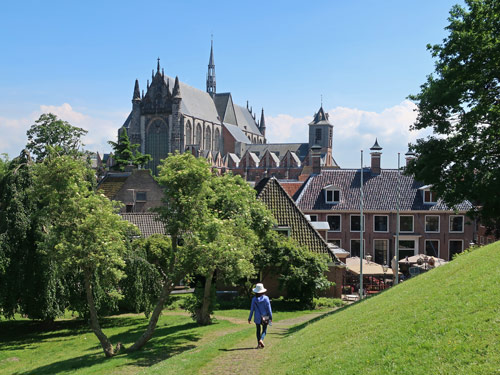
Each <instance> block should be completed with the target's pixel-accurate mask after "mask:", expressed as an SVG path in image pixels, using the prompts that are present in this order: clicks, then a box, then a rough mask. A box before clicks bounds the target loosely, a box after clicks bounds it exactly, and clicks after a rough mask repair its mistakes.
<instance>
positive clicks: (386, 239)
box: [373, 238, 390, 265]
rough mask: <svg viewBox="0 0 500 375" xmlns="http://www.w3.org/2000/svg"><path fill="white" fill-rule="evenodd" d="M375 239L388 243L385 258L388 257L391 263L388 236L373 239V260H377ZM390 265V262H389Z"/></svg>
mask: <svg viewBox="0 0 500 375" xmlns="http://www.w3.org/2000/svg"><path fill="white" fill-rule="evenodd" d="M375 241H385V243H386V244H387V250H386V254H385V259H387V263H390V259H389V239H388V238H374V239H373V261H374V262H375V250H376V249H375ZM387 265H389V264H387Z"/></svg>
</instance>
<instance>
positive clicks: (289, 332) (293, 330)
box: [278, 297, 373, 336]
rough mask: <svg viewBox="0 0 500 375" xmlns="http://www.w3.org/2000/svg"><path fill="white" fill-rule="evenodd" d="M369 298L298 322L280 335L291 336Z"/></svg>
mask: <svg viewBox="0 0 500 375" xmlns="http://www.w3.org/2000/svg"><path fill="white" fill-rule="evenodd" d="M369 298H373V297H369ZM369 298H364V299H362V300H361V301H357V302H354V303H352V304H350V305H344V306H342V307H339V308H337V309H335V310H333V311H329V312H327V313H324V314H322V315H319V316H317V317H315V318H312V319H310V320H308V321H305V322H304V323H301V324H297V325H295V326H293V327H290V328H288V329H286V332H283V333H281V334H280V333H278V335H283V336H290V335H293V334H294V333H297V332H299V331H300V330H302V329H304V328H306V327H307V326H308V325H309V324H313V323H315V322H318V321H320V320H322V319H325V318H326V317H328V316H330V315H334V314H337V313H338V312H340V311H344V310H346V309H349V308H351V307H352V306H354V305H358V304H360V303H363V302H365V301H366V300H367V299H369Z"/></svg>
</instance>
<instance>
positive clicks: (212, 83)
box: [207, 39, 216, 97]
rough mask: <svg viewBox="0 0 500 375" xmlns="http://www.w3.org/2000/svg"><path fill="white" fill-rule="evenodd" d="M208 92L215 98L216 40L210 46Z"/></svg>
mask: <svg viewBox="0 0 500 375" xmlns="http://www.w3.org/2000/svg"><path fill="white" fill-rule="evenodd" d="M207 92H208V93H209V94H210V95H211V96H212V97H213V96H214V95H215V93H216V90H215V62H214V40H213V39H212V41H211V44H210V59H209V60H208V73H207Z"/></svg>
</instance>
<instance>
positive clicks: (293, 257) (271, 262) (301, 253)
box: [254, 231, 332, 307]
mask: <svg viewBox="0 0 500 375" xmlns="http://www.w3.org/2000/svg"><path fill="white" fill-rule="evenodd" d="M328 260H329V259H328V256H327V255H325V254H316V253H313V252H311V251H310V250H309V249H307V248H304V247H302V246H300V245H299V244H298V243H297V242H296V241H295V240H293V239H291V238H287V237H285V236H283V235H281V234H279V233H277V232H276V231H269V232H268V233H267V234H266V235H265V236H264V237H263V238H262V240H261V244H260V247H258V248H256V251H255V255H254V263H255V266H256V267H257V269H258V270H259V271H260V272H261V273H262V274H273V275H277V276H278V280H279V282H280V288H281V289H282V290H284V291H285V292H286V296H287V298H290V299H298V300H299V301H300V303H301V306H304V307H312V306H313V299H314V298H315V297H318V296H319V292H321V291H323V290H325V289H327V288H329V287H330V286H331V285H332V283H331V282H329V281H328V279H327V277H326V275H325V273H326V272H327V271H328Z"/></svg>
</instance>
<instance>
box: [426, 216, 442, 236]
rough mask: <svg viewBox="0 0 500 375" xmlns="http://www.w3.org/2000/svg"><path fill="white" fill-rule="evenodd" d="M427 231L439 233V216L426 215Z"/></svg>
mask: <svg viewBox="0 0 500 375" xmlns="http://www.w3.org/2000/svg"><path fill="white" fill-rule="evenodd" d="M425 232H426V233H439V216H438V215H426V216H425Z"/></svg>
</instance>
